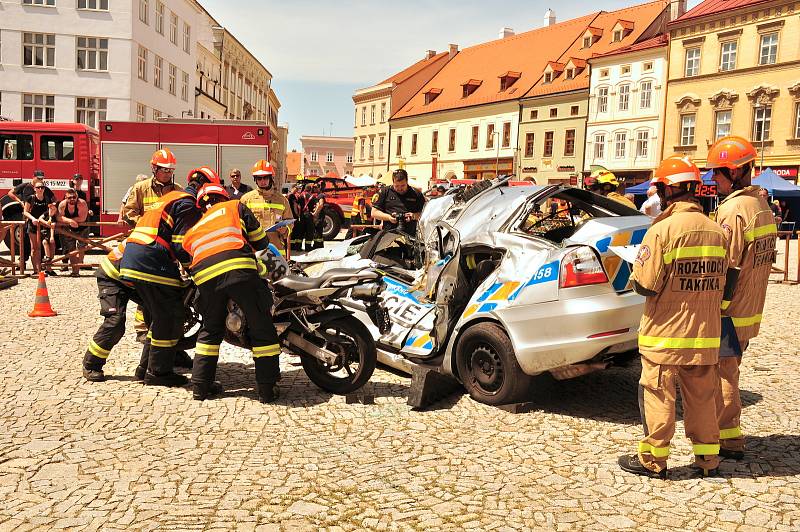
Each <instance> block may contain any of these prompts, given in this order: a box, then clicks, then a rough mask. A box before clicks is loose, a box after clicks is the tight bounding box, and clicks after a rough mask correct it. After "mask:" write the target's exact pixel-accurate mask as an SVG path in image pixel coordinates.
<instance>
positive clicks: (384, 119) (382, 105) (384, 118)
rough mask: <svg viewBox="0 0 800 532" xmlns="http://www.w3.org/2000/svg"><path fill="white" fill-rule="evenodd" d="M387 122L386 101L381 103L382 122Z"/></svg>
mask: <svg viewBox="0 0 800 532" xmlns="http://www.w3.org/2000/svg"><path fill="white" fill-rule="evenodd" d="M384 122H386V103H382V104H381V124H383V123H384Z"/></svg>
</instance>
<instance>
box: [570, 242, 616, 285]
mask: <svg viewBox="0 0 800 532" xmlns="http://www.w3.org/2000/svg"><path fill="white" fill-rule="evenodd" d="M607 282H608V276H607V275H606V272H605V270H603V264H602V263H601V262H600V259H599V258H598V257H597V254H596V253H595V252H594V251H593V250H592V249H591V248H588V247H580V248H575V249H573V250H572V251H570V252H569V253H567V254H566V255H564V258H563V259H561V276H560V280H559V288H572V287H575V286H586V285H591V284H603V283H607Z"/></svg>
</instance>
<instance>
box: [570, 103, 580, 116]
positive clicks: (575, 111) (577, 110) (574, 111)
mask: <svg viewBox="0 0 800 532" xmlns="http://www.w3.org/2000/svg"><path fill="white" fill-rule="evenodd" d="M578 114H580V107H579V106H577V105H573V106H572V107H570V108H569V116H578Z"/></svg>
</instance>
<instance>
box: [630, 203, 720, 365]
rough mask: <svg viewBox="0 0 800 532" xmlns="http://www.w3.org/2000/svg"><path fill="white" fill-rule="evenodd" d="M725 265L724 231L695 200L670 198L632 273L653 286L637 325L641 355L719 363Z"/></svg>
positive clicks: (668, 360) (659, 359)
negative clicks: (669, 202)
mask: <svg viewBox="0 0 800 532" xmlns="http://www.w3.org/2000/svg"><path fill="white" fill-rule="evenodd" d="M727 267H728V263H727V240H726V238H725V233H724V232H723V230H722V228H720V227H719V225H717V224H716V223H714V222H713V221H711V220H710V219H709V218H708V217H707V216H706V215H705V214H703V211H702V209H701V208H700V206H699V205H698V204H696V203H694V202H691V201H680V202H677V203H674V204H672V205H671V206H670V207H669V208H668V209H667V210H665V211H664V212H663V213H661V215H660V216H659V217H658V218H656V219H655V220H654V222H653V225H652V226H651V227H650V229H648V231H647V234H646V235H645V237H644V241H643V242H642V245H641V246H640V247H639V254H638V256H637V257H636V261H635V263H634V266H633V276H632V278H633V279H634V280H636V282H637V283H638V284H639V285H640V286H642V287H643V288H645V289H647V290H650V291H653V292H656V295H654V296H648V297H647V299H646V301H645V308H644V314H643V315H642V320H641V323H640V327H639V351H640V352H641V354H642V356H644V357H646V358H647V359H648V360H650V361H651V362H653V363H655V364H668V365H708V364H716V363H717V361H718V359H719V345H720V332H721V323H720V313H719V304H720V302H721V301H722V294H723V290H724V288H725V273H726V271H727Z"/></svg>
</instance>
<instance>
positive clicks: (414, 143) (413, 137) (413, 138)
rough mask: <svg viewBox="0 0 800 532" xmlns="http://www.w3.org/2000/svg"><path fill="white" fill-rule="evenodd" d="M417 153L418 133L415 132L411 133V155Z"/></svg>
mask: <svg viewBox="0 0 800 532" xmlns="http://www.w3.org/2000/svg"><path fill="white" fill-rule="evenodd" d="M416 154H417V134H416V133H413V134H412V135H411V155H416Z"/></svg>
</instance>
